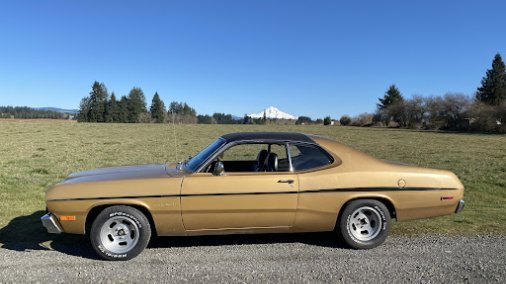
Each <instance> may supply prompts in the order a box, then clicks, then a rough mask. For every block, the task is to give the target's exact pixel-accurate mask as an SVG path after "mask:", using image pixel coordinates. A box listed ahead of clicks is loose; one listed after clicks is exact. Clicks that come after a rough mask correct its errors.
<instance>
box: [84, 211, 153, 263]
mask: <svg viewBox="0 0 506 284" xmlns="http://www.w3.org/2000/svg"><path fill="white" fill-rule="evenodd" d="M150 238H151V227H150V225H149V221H148V219H147V218H146V216H144V214H142V212H140V211H139V210H137V209H135V208H133V207H130V206H112V207H108V208H106V209H104V210H103V211H102V212H100V214H98V216H97V218H96V219H95V220H94V221H93V224H92V226H91V233H90V239H91V244H92V246H93V249H95V251H96V252H97V254H98V255H99V256H100V257H101V258H103V259H106V260H129V259H132V258H134V257H136V256H137V255H138V254H139V253H141V252H142V251H143V250H144V248H146V246H147V244H148V242H149V239H150Z"/></svg>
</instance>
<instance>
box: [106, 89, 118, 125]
mask: <svg viewBox="0 0 506 284" xmlns="http://www.w3.org/2000/svg"><path fill="white" fill-rule="evenodd" d="M105 122H119V105H118V102H117V101H116V95H114V92H113V93H112V94H111V98H110V99H109V101H108V102H107V104H106V107H105Z"/></svg>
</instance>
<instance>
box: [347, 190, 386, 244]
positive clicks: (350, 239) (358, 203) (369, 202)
mask: <svg viewBox="0 0 506 284" xmlns="http://www.w3.org/2000/svg"><path fill="white" fill-rule="evenodd" d="M362 206H369V207H371V208H373V209H375V210H377V211H378V212H379V214H380V216H381V219H382V228H381V231H380V233H379V234H378V235H377V236H376V237H375V238H374V239H372V240H369V241H361V240H358V239H356V238H355V237H354V236H353V235H352V234H351V232H349V226H348V223H349V222H350V218H351V214H352V213H353V211H355V210H356V209H358V208H360V207H362ZM390 221H391V217H390V213H389V211H388V209H387V207H386V206H385V205H384V204H383V203H382V202H380V201H377V200H373V199H361V200H354V201H351V202H350V203H349V204H348V205H346V207H345V208H344V210H343V212H342V214H341V216H340V218H339V235H340V237H341V239H342V241H344V243H345V244H346V245H347V246H349V247H351V248H354V249H371V248H374V247H377V246H379V245H381V244H382V243H383V242H384V241H385V240H386V238H387V236H388V231H389V230H390Z"/></svg>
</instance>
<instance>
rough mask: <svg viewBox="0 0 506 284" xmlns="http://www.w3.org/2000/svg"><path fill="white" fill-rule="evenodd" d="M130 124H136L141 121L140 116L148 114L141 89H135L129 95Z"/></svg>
mask: <svg viewBox="0 0 506 284" xmlns="http://www.w3.org/2000/svg"><path fill="white" fill-rule="evenodd" d="M127 109H128V115H127V117H128V122H130V123H135V122H138V121H139V115H140V114H141V113H145V112H147V109H146V98H145V97H144V92H143V91H142V90H141V88H137V87H134V88H132V90H131V91H130V93H129V94H128V105H127Z"/></svg>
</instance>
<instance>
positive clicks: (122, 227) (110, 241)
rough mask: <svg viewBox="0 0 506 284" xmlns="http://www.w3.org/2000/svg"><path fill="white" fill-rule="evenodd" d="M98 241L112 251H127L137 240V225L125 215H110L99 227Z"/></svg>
mask: <svg viewBox="0 0 506 284" xmlns="http://www.w3.org/2000/svg"><path fill="white" fill-rule="evenodd" d="M100 241H101V243H102V245H103V246H104V248H105V249H107V250H108V251H110V252H112V253H116V254H122V253H127V252H129V251H130V250H132V249H133V248H134V247H135V246H136V245H137V243H138V242H139V226H138V225H137V223H136V222H135V221H134V220H132V219H131V218H129V217H127V216H115V217H112V218H110V219H108V220H107V221H106V222H105V223H104V224H103V225H102V227H101V228H100Z"/></svg>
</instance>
